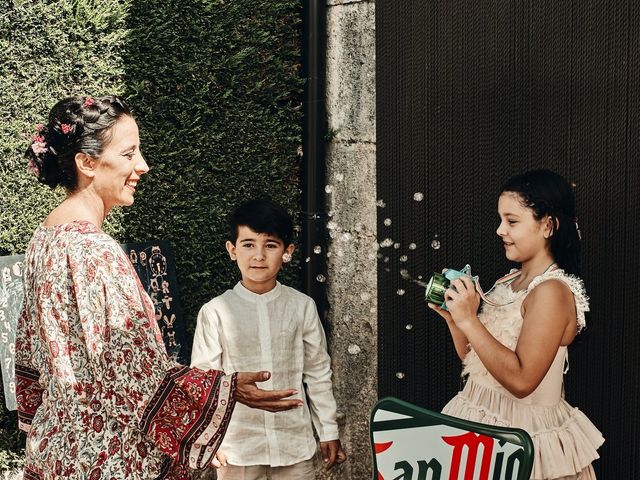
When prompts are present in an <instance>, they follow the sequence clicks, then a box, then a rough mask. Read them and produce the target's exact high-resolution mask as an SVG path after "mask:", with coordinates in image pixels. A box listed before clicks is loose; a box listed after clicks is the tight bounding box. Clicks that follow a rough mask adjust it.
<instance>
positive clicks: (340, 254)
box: [317, 0, 378, 480]
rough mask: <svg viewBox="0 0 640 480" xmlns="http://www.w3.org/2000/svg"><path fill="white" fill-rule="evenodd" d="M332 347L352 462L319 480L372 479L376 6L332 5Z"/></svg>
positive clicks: (336, 0)
mask: <svg viewBox="0 0 640 480" xmlns="http://www.w3.org/2000/svg"><path fill="white" fill-rule="evenodd" d="M326 45H327V57H326V59H327V61H326V67H327V77H326V108H327V117H328V137H329V138H328V145H327V210H328V211H329V213H330V215H331V216H330V217H329V219H328V225H327V227H328V231H329V234H330V236H331V238H330V242H329V248H328V252H327V255H328V259H327V261H328V264H327V272H328V278H327V294H328V299H329V317H328V319H329V324H330V332H329V349H330V353H331V358H332V365H333V372H334V377H333V378H334V392H335V394H336V400H337V402H338V413H339V423H340V433H341V439H342V443H343V445H344V447H345V450H346V451H347V455H348V457H349V458H348V461H347V463H345V464H344V465H342V466H340V467H337V468H335V467H334V469H332V471H331V472H330V473H328V474H327V473H322V472H321V471H320V470H319V471H318V475H317V478H318V479H349V480H367V479H370V478H372V476H373V475H372V462H371V451H370V445H369V415H370V412H371V409H372V407H373V405H374V404H375V402H376V400H377V357H378V348H377V312H376V302H377V278H376V276H377V269H376V265H377V258H376V254H377V251H376V250H377V249H376V247H377V240H376V144H375V142H376V112H375V106H376V95H375V65H376V64H375V53H376V52H375V3H374V2H373V1H364V0H328V1H327V42H326Z"/></svg>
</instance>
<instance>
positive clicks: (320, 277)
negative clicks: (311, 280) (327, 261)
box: [316, 274, 327, 283]
mask: <svg viewBox="0 0 640 480" xmlns="http://www.w3.org/2000/svg"><path fill="white" fill-rule="evenodd" d="M326 279H327V278H326V277H325V276H324V275H322V274H319V275H318V276H317V277H316V280H317V281H319V282H320V283H324V281H325V280H326Z"/></svg>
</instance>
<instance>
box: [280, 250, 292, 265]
mask: <svg viewBox="0 0 640 480" xmlns="http://www.w3.org/2000/svg"><path fill="white" fill-rule="evenodd" d="M282 261H283V262H284V263H289V262H290V261H291V254H290V253H289V252H284V253H283V254H282Z"/></svg>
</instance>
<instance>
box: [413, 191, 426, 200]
mask: <svg viewBox="0 0 640 480" xmlns="http://www.w3.org/2000/svg"><path fill="white" fill-rule="evenodd" d="M413 199H414V200H415V201H416V202H421V201H422V200H424V194H423V193H421V192H416V193H414V194H413Z"/></svg>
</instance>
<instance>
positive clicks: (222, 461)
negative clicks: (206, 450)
mask: <svg viewBox="0 0 640 480" xmlns="http://www.w3.org/2000/svg"><path fill="white" fill-rule="evenodd" d="M226 466H227V456H226V455H225V454H224V453H222V452H221V451H220V450H218V451H217V452H216V454H215V455H214V456H213V460H211V463H210V464H209V467H214V468H220V467H226Z"/></svg>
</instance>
